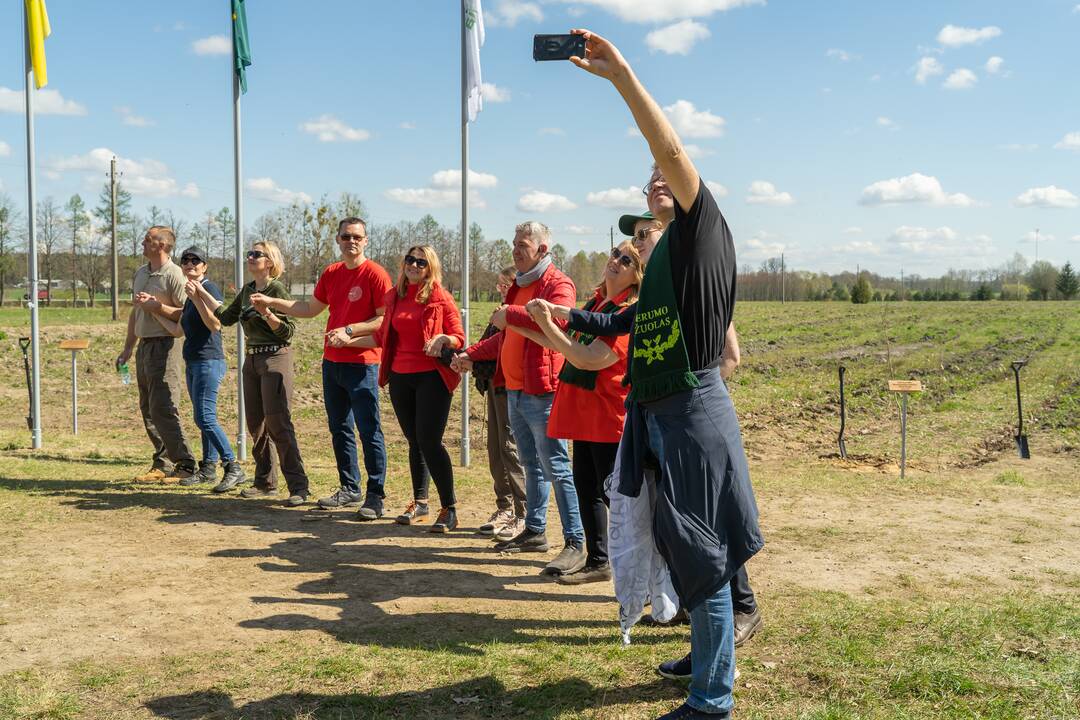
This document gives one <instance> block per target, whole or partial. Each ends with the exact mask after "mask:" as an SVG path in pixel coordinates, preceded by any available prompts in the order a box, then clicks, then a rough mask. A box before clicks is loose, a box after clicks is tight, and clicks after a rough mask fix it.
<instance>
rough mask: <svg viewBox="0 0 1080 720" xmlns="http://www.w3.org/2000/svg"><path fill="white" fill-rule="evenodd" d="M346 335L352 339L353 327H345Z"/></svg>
mask: <svg viewBox="0 0 1080 720" xmlns="http://www.w3.org/2000/svg"><path fill="white" fill-rule="evenodd" d="M345 334H346V335H348V336H349V337H352V325H346V326H345Z"/></svg>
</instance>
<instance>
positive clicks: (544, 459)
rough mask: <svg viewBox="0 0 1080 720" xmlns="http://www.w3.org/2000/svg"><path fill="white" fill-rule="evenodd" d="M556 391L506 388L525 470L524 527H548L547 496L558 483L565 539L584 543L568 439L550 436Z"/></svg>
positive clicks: (515, 436) (557, 502)
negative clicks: (545, 391) (549, 425)
mask: <svg viewBox="0 0 1080 720" xmlns="http://www.w3.org/2000/svg"><path fill="white" fill-rule="evenodd" d="M554 397H555V394H554V393H546V394H544V395H528V394H526V393H524V392H522V391H521V390H507V392H506V401H507V407H508V409H509V411H510V427H511V428H512V429H513V432H514V439H515V440H516V441H517V447H518V457H519V459H520V460H521V466H522V467H523V468H524V469H525V527H527V528H529V529H530V530H532V531H533V532H544V530H545V529H546V528H547V507H548V496H549V494H550V488H551V485H552V484H554V485H555V504H556V505H558V507H559V519H560V520H561V521H562V526H563V538H564V539H565V540H567V541H571V540H573V541H574V542H575V543H578V544H581V543H583V542H584V541H585V530H584V529H583V528H582V526H581V513H580V511H579V510H578V497H577V490H576V489H575V488H574V472H573V470H572V469H571V467H570V454H569V452H568V450H567V446H566V441H565V440H557V439H555V438H550V437H548V434H547V426H548V415H550V414H551V402H552V400H553V399H554Z"/></svg>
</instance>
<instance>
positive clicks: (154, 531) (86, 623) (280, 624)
mask: <svg viewBox="0 0 1080 720" xmlns="http://www.w3.org/2000/svg"><path fill="white" fill-rule="evenodd" d="M1033 463H1034V464H1029V465H1026V466H1024V467H1025V474H1026V476H1030V477H1034V476H1036V475H1038V474H1044V473H1049V474H1051V475H1052V474H1055V473H1061V472H1065V471H1066V465H1065V464H1063V463H1062V461H1056V462H1055V461H1054V460H1052V459H1051V460H1038V461H1033ZM1003 467H1011V464H1010V463H1009V462H1008V461H1003V462H1002V463H999V464H998V466H991V467H988V468H984V469H982V470H980V472H981V473H983V475H984V476H986V473H991V474H992V475H990V476H993V474H997V473H1000V472H1001V469H1002V468H1003ZM1029 471H1030V472H1029ZM763 472H771V473H774V474H776V475H780V474H781V473H782V469H781V468H771V469H765V470H763ZM0 483H3V487H5V488H7V489H11V488H13V487H15V486H18V487H19V488H20V489H21V492H19V493H17V494H15V493H8V494H5V495H3V496H0V497H2V498H3V499H0V520H2V521H3V522H2V523H0V526H2V529H0V541H3V542H4V543H5V545H6V547H7V551H6V552H5V553H4V559H3V562H2V563H0V672H7V671H11V670H16V669H21V668H27V667H31V666H38V667H40V666H49V665H54V664H63V663H67V662H70V661H74V660H79V659H84V658H93V659H95V660H107V659H111V658H119V657H151V656H158V655H163V654H174V653H185V652H196V651H212V650H214V649H220V648H228V647H234V646H238V645H251V644H254V643H258V642H261V641H265V640H271V639H280V638H282V637H289V638H290V640H291V641H293V642H305V643H317V642H320V641H321V639H322V638H324V637H325V636H327V635H329V636H331V637H334V638H336V639H339V640H363V639H364V638H365V637H368V636H369V635H370V634H372V633H378V635H379V641H380V642H385V641H386V638H387V637H390V638H391V640H392V638H393V636H394V633H395V629H396V628H399V627H402V628H403V627H405V626H406V625H415V624H417V623H435V622H437V623H443V624H445V623H458V624H460V625H461V626H462V627H463V628H465V629H464V630H463V631H462V637H463V638H468V637H469V636H470V634H476V635H478V636H480V637H479V638H478V639H480V640H482V638H483V636H484V635H485V634H487V633H491V632H493V628H498V627H499V626H500V623H502V624H503V625H504V628H505V626H506V625H509V624H511V623H512V624H513V626H514V627H515V628H518V632H528V628H529V622H528V621H530V620H535V621H536V626H537V627H540V626H542V624H543V620H544V619H549V618H561V619H571V618H572V619H575V620H579V621H582V622H585V623H589V624H591V623H596V625H597V626H606V625H611V627H612V633H613V636H614V620H613V619H614V617H615V615H616V607H615V605H614V602H613V595H612V592H611V588H610V587H591V588H588V587H587V588H585V589H582V588H566V587H562V586H559V585H556V584H554V583H551V582H548V581H546V580H543V579H541V578H540V577H538V576H537V572H538V570H539V569H540V567H542V564H543V562H544V561H545V560H544V559H542V558H541V557H537V556H525V557H521V556H517V557H498V556H496V555H495V554H494V553H492V552H491V549H490V546H491V543H490V541H488V540H486V539H484V538H480V537H478V536H476V535H474V534H473V533H471V532H470V531H466V530H462V531H458V532H456V533H453V534H451V535H448V536H436V535H431V534H429V533H426V532H423V531H421V530H420V529H418V528H402V527H400V526H396V525H394V524H393V523H391V522H386V521H380V522H378V523H374V524H360V523H355V522H352V521H351V520H348V519H347V518H349V517H351V513H345V514H341V515H335V516H333V517H332V518H329V519H323V520H318V521H314V522H308V521H304V520H303V518H304V517H305V512H304V511H302V510H287V509H283V508H279V507H274V506H272V505H269V504H266V503H261V502H258V501H242V500H240V499H234V498H231V497H226V498H221V497H211V496H207V495H204V494H198V493H189V492H185V491H182V490H180V489H179V488H175V487H167V486H149V485H144V486H136V485H131V484H129V483H126V482H120V481H107V480H85V481H82V480H70V481H50V480H18V479H16V480H11V479H6V480H0ZM984 486H985V483H984ZM770 487H776V485H775V483H774V484H772V485H771V486H770ZM890 487H893V488H895V487H896V486H895V485H891V486H890ZM462 494H463V496H464V497H463V506H464V507H467V508H477V507H481V506H482V503H483V502H484V501H485V500H486V497H483V496H481V495H480V493H479V492H475V493H473V492H470V490H469V489H466V491H465V492H464V493H462ZM759 500H760V504H761V510H762V521H763V524H764V527H765V531H766V535H767V540H768V545H767V549H766V551H765V552H763V553H762V554H761V555H760V556H759V557H757V558H755V559H754V560H753V561H752V564H751V568H750V574H751V578H752V579H753V582H754V585H755V588H756V589H757V591H758V593H759V595H760V596H761V600H762V604H763V606H764V607H765V608H766V611H767V607H768V598H769V595H770V594H772V593H777V592H783V591H785V590H791V589H792V588H799V587H809V588H815V589H829V590H838V591H843V592H847V593H852V594H861V593H874V594H890V593H896V592H903V589H904V588H905V587H910V586H912V585H913V584H915V585H920V584H926V583H930V584H933V585H935V586H936V587H937V589H941V588H945V589H946V591H947V589H948V588H954V587H955V588H957V589H960V590H963V589H967V591H968V592H969V593H970V591H971V588H972V587H976V586H977V587H979V588H982V589H983V590H984V591H985V590H988V589H995V590H999V591H1007V590H1009V589H1012V588H1020V587H1024V588H1031V589H1040V588H1050V587H1053V586H1056V587H1058V588H1060V587H1062V579H1063V578H1070V579H1071V580H1072V581H1075V576H1076V573H1077V569H1078V568H1080V499H1078V498H1077V497H1075V496H1070V497H1061V496H1059V495H1058V494H1055V493H1053V492H1050V491H1048V490H1045V489H1041V488H1039V487H1037V486H1036V487H1031V486H1015V487H1014V486H990V489H989V490H987V491H986V492H985V493H978V494H971V493H960V494H957V495H956V496H948V495H944V494H920V493H917V492H912V491H907V490H905V491H903V492H900V491H897V490H895V489H894V490H887V491H883V492H877V491H874V488H873V483H870V484H869V485H867V486H866V487H865V489H861V490H857V491H855V492H845V493H832V492H829V493H826V492H813V491H807V490H798V491H792V492H787V493H783V494H782V495H781V494H780V493H775V492H774V493H771V494H770V495H768V496H766V495H761V496H760V497H759ZM551 517H552V518H557V513H556V512H555V510H554V507H553V508H552V511H551ZM480 521H482V518H481V517H480V515H479V512H478V511H474V512H471V513H470V512H466V513H465V514H464V516H463V522H462V525H463V526H467V527H475V526H476V525H477V524H478V523H479V522H480ZM549 537H550V538H552V540H553V541H554V540H556V539H557V538H558V530H557V528H555V527H553V528H550V529H549ZM557 544H558V543H557V542H553V545H557ZM552 554H554V553H552ZM549 557H550V556H549ZM522 620H525V621H526V622H524V623H523V622H522ZM523 628H524V629H523ZM283 633H287V635H283ZM451 641H452V640H451Z"/></svg>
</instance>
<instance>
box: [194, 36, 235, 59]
mask: <svg viewBox="0 0 1080 720" xmlns="http://www.w3.org/2000/svg"><path fill="white" fill-rule="evenodd" d="M191 50H192V52H194V53H195V54H196V55H230V54H231V53H232V40H230V39H229V38H228V37H227V36H225V35H211V36H210V37H204V38H199V39H198V40H196V41H195V42H193V43H191Z"/></svg>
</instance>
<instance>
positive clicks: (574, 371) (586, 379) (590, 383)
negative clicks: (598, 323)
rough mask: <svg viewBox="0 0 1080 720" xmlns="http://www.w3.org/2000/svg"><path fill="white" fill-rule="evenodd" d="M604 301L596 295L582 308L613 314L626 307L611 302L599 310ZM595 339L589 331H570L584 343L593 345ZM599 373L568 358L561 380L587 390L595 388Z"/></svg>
mask: <svg viewBox="0 0 1080 720" xmlns="http://www.w3.org/2000/svg"><path fill="white" fill-rule="evenodd" d="M624 295H625V293H624ZM602 301H603V298H601V297H599V296H597V297H594V298H593V299H591V300H589V301H588V302H587V303H585V305H584V307H582V308H581V309H582V310H586V311H589V312H600V313H604V314H605V315H612V314H614V313H617V312H619V311H620V310H622V309H623V307H624V306H622V305H620V304H618V303H614V302H611V303H608V304H607V305H604V306H603V307H601V308H600V309H599V310H596V309H595V308H596V306H597V305H599V304H600V303H601V302H602ZM595 339H596V336H595V335H589V334H588V333H583V332H577V331H576V330H575V331H571V332H570V340H571V341H576V342H579V343H581V344H582V345H592V342H593V340H595ZM599 374H600V373H599V371H597V370H582V369H581V368H579V367H577V366H575V365H572V364H571V363H570V361H569V360H567V361H566V362H564V363H563V366H562V371H561V372H560V373H559V381H560V382H568V383H570V384H571V385H577V386H578V387H580V388H585V389H586V390H595V389H596V376H597V375H599Z"/></svg>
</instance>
